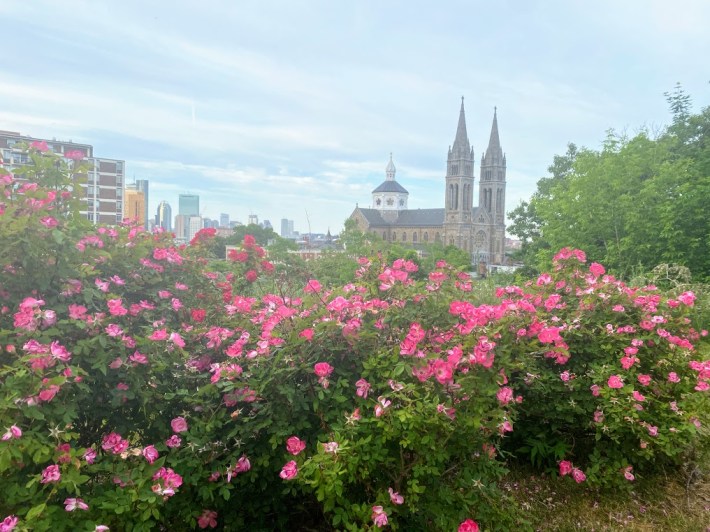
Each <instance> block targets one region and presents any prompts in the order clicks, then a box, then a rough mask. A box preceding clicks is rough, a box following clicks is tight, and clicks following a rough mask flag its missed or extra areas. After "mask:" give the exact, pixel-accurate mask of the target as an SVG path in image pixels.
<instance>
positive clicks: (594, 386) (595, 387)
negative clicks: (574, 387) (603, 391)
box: [589, 384, 600, 397]
mask: <svg viewBox="0 0 710 532" xmlns="http://www.w3.org/2000/svg"><path fill="white" fill-rule="evenodd" d="M589 389H590V390H591V391H592V395H593V396H594V397H599V390H600V388H599V385H597V384H592V385H591V386H590V387H589Z"/></svg>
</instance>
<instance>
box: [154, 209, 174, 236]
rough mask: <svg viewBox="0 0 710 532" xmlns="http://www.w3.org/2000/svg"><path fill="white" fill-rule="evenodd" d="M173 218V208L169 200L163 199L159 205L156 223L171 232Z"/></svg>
mask: <svg viewBox="0 0 710 532" xmlns="http://www.w3.org/2000/svg"><path fill="white" fill-rule="evenodd" d="M172 220H173V209H172V208H171V207H170V204H169V203H168V202H167V201H161V202H160V204H159V205H158V211H157V212H156V213H155V225H156V226H157V227H162V228H163V229H165V230H166V231H168V232H170V231H172V230H173V223H172Z"/></svg>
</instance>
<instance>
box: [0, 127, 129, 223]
mask: <svg viewBox="0 0 710 532" xmlns="http://www.w3.org/2000/svg"><path fill="white" fill-rule="evenodd" d="M35 141H37V142H46V143H47V147H48V149H49V150H51V151H52V152H54V153H58V154H61V155H64V154H65V153H68V152H71V151H73V152H76V151H80V152H82V153H83V154H84V156H85V158H86V162H87V165H88V171H87V174H86V182H84V183H81V187H82V188H83V189H84V198H85V199H84V202H83V204H82V207H81V211H80V212H81V214H82V215H84V216H86V217H87V218H88V219H89V220H90V221H92V222H94V223H104V224H111V225H113V224H116V223H118V222H122V221H123V216H124V191H125V181H124V179H125V162H124V161H122V160H119V159H106V158H103V157H95V156H94V147H93V146H91V145H90V144H80V143H77V142H72V141H71V140H70V141H68V142H67V141H61V140H56V139H52V140H50V139H38V138H34V137H30V136H27V135H21V134H20V133H16V132H13V131H0V156H1V157H2V160H3V165H4V166H5V168H7V169H8V170H10V171H12V170H13V169H14V168H16V167H18V166H20V165H23V164H27V163H29V162H30V158H29V157H28V156H27V154H26V153H23V152H22V149H21V146H22V144H23V143H26V144H30V143H32V142H35Z"/></svg>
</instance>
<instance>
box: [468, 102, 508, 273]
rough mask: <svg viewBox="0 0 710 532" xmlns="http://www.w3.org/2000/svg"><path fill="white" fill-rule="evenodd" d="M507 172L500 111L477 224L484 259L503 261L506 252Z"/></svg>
mask: <svg viewBox="0 0 710 532" xmlns="http://www.w3.org/2000/svg"><path fill="white" fill-rule="evenodd" d="M505 173H506V161H505V155H504V154H503V149H502V148H501V146H500V138H499V137H498V112H497V110H494V112H493V125H492V126H491V136H490V139H489V140H488V149H486V152H485V153H484V154H483V157H482V158H481V176H480V182H479V196H478V207H479V208H478V212H477V218H476V220H475V227H474V233H475V235H474V254H476V253H477V254H478V255H479V258H480V260H481V261H482V262H487V263H493V264H502V263H503V259H504V256H505Z"/></svg>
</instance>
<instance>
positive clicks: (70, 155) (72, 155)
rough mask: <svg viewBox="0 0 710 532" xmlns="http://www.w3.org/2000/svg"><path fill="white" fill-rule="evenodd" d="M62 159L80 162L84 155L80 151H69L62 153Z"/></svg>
mask: <svg viewBox="0 0 710 532" xmlns="http://www.w3.org/2000/svg"><path fill="white" fill-rule="evenodd" d="M64 157H66V158H67V159H71V160H72V161H81V160H82V159H83V158H84V157H85V154H84V152H83V151H81V150H69V151H65V152H64Z"/></svg>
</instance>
